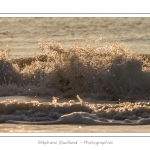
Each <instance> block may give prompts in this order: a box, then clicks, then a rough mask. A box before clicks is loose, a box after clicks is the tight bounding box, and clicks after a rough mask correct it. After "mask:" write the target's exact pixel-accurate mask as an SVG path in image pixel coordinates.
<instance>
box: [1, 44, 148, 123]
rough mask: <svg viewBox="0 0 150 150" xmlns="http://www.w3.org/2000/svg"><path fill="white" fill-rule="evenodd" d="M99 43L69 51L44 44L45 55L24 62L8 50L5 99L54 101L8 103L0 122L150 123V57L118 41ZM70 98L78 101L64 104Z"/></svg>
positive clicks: (3, 82) (3, 73)
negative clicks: (116, 42) (135, 51)
mask: <svg viewBox="0 0 150 150" xmlns="http://www.w3.org/2000/svg"><path fill="white" fill-rule="evenodd" d="M93 45H94V43H88V44H85V45H78V44H76V45H75V46H73V47H69V48H65V47H63V46H62V45H61V44H59V43H57V42H54V41H49V42H45V41H40V42H39V48H40V49H41V50H42V51H44V52H45V54H44V55H40V56H35V57H31V58H20V59H10V57H9V51H10V50H9V47H8V46H6V49H5V50H4V51H1V52H0V96H13V95H14V96H16V97H17V96H34V97H40V96H43V97H45V96H49V97H52V101H51V102H39V101H34V100H33V99H32V98H31V100H30V101H25V100H21V101H18V100H15V99H14V100H5V101H2V102H1V103H0V114H1V115H0V122H1V123H27V124H30V123H32V124H60V123H69V124H71V123H74V124H76V123H77V124H96V125H98V124H150V119H149V118H150V103H149V102H148V101H146V100H149V98H150V92H149V91H150V55H148V54H136V53H132V52H130V51H128V50H127V49H126V48H123V47H122V46H120V45H119V44H115V43H114V44H106V45H105V46H98V47H95V46H93ZM79 95H80V96H79ZM81 97H82V98H81ZM65 98H66V99H68V98H69V99H72V100H69V101H67V100H66V101H65V102H61V99H65ZM87 98H89V99H91V100H90V101H89V102H87V101H86V99H87ZM58 99H60V101H58ZM83 99H85V100H83ZM92 99H95V100H96V101H94V103H93V102H92ZM76 100H77V101H76ZM102 101H104V102H105V103H101V102H102ZM108 101H109V103H106V102H108ZM113 102H114V103H113ZM20 121H23V122H20Z"/></svg>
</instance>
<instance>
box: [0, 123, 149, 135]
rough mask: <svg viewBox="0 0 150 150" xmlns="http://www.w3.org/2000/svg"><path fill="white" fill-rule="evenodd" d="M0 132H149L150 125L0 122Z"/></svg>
mask: <svg viewBox="0 0 150 150" xmlns="http://www.w3.org/2000/svg"><path fill="white" fill-rule="evenodd" d="M0 133H150V125H136V126H134V125H133V126H130V125H129V126H128V125H120V126H92V125H91V126H87V125H16V124H0Z"/></svg>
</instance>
